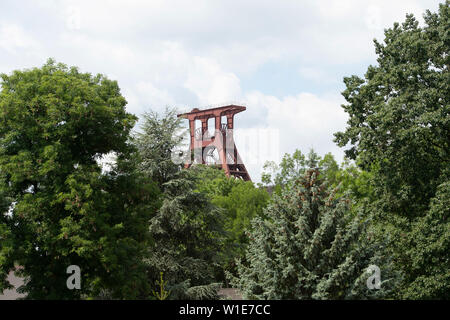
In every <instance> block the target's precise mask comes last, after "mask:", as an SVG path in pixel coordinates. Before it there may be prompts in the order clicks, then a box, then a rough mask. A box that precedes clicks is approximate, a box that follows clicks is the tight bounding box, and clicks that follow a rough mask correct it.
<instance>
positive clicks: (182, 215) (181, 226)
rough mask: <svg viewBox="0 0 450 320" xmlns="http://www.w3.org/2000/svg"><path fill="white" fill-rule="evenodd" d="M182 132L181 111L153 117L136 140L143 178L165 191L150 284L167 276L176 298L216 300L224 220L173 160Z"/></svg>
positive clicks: (154, 231)
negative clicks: (217, 272) (161, 275)
mask: <svg viewBox="0 0 450 320" xmlns="http://www.w3.org/2000/svg"><path fill="white" fill-rule="evenodd" d="M181 128H182V125H181V119H179V118H177V117H176V111H175V110H173V109H169V108H168V109H166V111H165V113H164V114H162V115H159V114H158V113H156V112H149V113H146V114H144V116H143V124H142V127H141V129H142V130H141V132H139V133H138V134H137V136H136V140H135V143H136V146H137V148H138V150H139V160H138V161H139V163H140V165H139V171H140V173H141V175H142V176H144V177H146V178H148V179H150V180H155V181H157V182H158V185H159V188H160V189H161V192H162V194H161V198H160V199H161V205H160V207H159V208H158V209H157V210H156V214H155V215H154V216H153V217H152V218H151V220H150V233H151V236H152V239H153V243H152V245H151V246H149V248H148V257H147V258H146V260H145V263H146V268H147V275H148V279H149V283H155V282H156V281H158V280H159V277H160V273H161V272H164V277H165V279H166V281H167V288H168V290H170V291H171V294H170V297H169V298H170V299H212V298H217V289H218V287H219V284H218V283H216V282H215V276H214V275H215V270H216V269H217V268H219V267H220V263H221V260H220V252H221V251H222V248H223V237H224V235H223V224H222V215H221V211H220V210H218V208H217V207H215V206H214V205H212V204H211V202H210V200H209V199H208V197H207V196H206V194H205V193H202V192H198V190H197V185H198V176H196V175H195V173H194V172H193V171H192V170H183V169H182V168H181V165H180V164H176V163H174V162H173V161H172V153H173V152H174V151H175V150H176V149H177V147H178V146H179V145H180V142H181V140H182V137H181V135H180V134H179V133H180V130H181Z"/></svg>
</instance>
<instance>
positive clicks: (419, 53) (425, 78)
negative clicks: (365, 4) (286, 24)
mask: <svg viewBox="0 0 450 320" xmlns="http://www.w3.org/2000/svg"><path fill="white" fill-rule="evenodd" d="M449 7H450V1H448V0H447V1H445V3H442V4H440V6H439V12H437V13H431V12H430V11H427V12H426V14H425V15H424V19H425V25H424V26H423V27H420V26H419V24H418V21H417V20H416V19H415V18H414V17H413V16H412V15H407V17H406V20H405V22H404V23H403V24H401V25H400V24H399V23H395V24H394V26H393V27H392V28H389V29H386V30H385V39H384V43H380V42H378V41H375V49H376V53H377V55H378V59H377V61H378V65H377V66H369V68H368V70H367V72H366V74H365V77H364V78H360V77H357V76H351V77H347V78H344V83H345V85H346V89H345V90H344V92H343V96H344V97H345V99H346V100H347V104H345V105H343V108H344V110H345V111H346V112H347V113H348V115H349V120H348V127H347V129H346V130H345V131H344V132H338V133H336V134H335V136H336V142H337V143H338V144H339V145H340V146H341V147H344V146H345V145H346V144H347V143H349V144H350V145H351V147H350V149H348V150H346V154H347V156H348V157H349V158H351V159H357V160H358V164H359V166H360V167H361V168H362V169H363V170H366V171H370V172H371V174H372V177H371V184H372V188H373V192H374V195H375V198H376V199H377V200H376V201H374V203H373V209H372V210H373V211H376V212H378V214H379V218H380V221H381V223H382V224H384V227H383V229H382V231H383V232H389V233H391V235H392V239H393V240H394V241H393V242H392V243H391V250H392V252H393V254H394V255H395V261H396V263H397V267H398V268H399V269H401V270H403V272H404V274H405V282H404V285H403V289H402V290H400V291H399V297H403V298H417V297H427V298H443V297H445V295H444V296H443V295H442V293H443V292H444V291H445V290H441V289H436V290H434V291H433V290H430V286H433V284H434V283H436V282H441V281H444V283H443V282H441V285H440V286H439V288H446V289H447V292H448V291H449V290H448V288H449V287H450V283H449V281H448V267H447V268H440V266H441V262H442V261H448V259H449V252H450V247H449V246H448V243H449V242H448V232H447V231H446V230H447V227H446V226H447V225H448V222H447V219H448V216H445V215H444V216H439V215H438V214H437V213H436V209H435V207H434V206H435V204H433V203H434V202H433V201H434V200H432V199H435V198H436V197H437V191H438V188H439V186H440V185H442V184H445V183H446V182H448V179H449V168H450V165H449V160H450V157H449V137H450V100H449V99H450V87H449V85H448V84H449V82H450V73H449V64H450V60H449V59H450V56H449V52H448V49H449V47H450V36H449V34H450V33H449V30H450V19H449V11H450V9H449ZM441 197H442V194H441ZM440 201H442V198H441V200H440ZM424 229H430V230H435V231H436V233H434V234H433V236H432V237H431V236H430V237H428V238H427V239H428V241H429V242H423V241H422V242H421V243H422V245H425V243H427V244H426V245H425V247H427V248H428V249H429V252H428V253H427V254H430V255H431V256H430V258H427V260H426V261H427V263H428V265H427V267H425V265H424V264H422V265H421V264H419V265H421V267H415V266H416V265H417V263H418V261H423V259H424V258H423V257H422V255H423V254H424V252H426V249H425V248H424V247H420V246H419V244H418V243H417V241H418V240H419V239H422V240H423V238H422V237H418V230H424ZM442 246H444V247H442ZM445 246H446V247H445ZM437 247H439V248H440V249H439V250H435V248H437ZM424 279H427V280H426V281H425V280H424ZM421 285H422V286H423V287H422V289H420V286H421ZM421 290H423V295H421V294H420V292H421ZM447 297H448V296H447Z"/></svg>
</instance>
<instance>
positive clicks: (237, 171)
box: [178, 105, 251, 181]
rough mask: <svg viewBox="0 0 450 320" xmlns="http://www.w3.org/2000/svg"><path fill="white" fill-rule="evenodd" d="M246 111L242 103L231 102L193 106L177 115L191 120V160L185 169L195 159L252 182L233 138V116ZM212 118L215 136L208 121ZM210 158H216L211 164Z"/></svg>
mask: <svg viewBox="0 0 450 320" xmlns="http://www.w3.org/2000/svg"><path fill="white" fill-rule="evenodd" d="M245 110H246V108H245V107H243V106H237V105H228V106H223V107H218V108H212V109H206V110H199V109H197V108H194V109H192V111H191V112H188V113H183V114H179V115H178V117H182V118H185V119H188V120H189V131H190V135H191V141H190V159H189V160H188V161H187V162H186V164H185V168H189V167H190V166H191V164H192V163H193V162H194V163H202V164H214V165H216V166H217V167H219V168H220V167H221V168H222V169H223V170H224V171H225V174H226V175H227V176H228V177H230V176H234V177H236V178H239V179H243V180H245V181H251V179H250V175H249V174H248V172H247V169H246V168H245V165H244V163H243V162H242V159H241V157H240V155H239V152H238V151H237V149H236V144H235V142H234V138H233V129H234V115H235V114H236V113H239V112H242V111H245ZM211 118H214V124H215V128H214V129H215V130H214V134H213V135H211V134H210V132H209V130H208V120H209V119H211ZM222 119H224V120H225V121H222ZM196 120H200V122H201V126H199V127H198V128H196V127H195V123H196ZM192 155H193V157H194V159H192ZM207 159H213V161H212V163H211V162H209V161H207Z"/></svg>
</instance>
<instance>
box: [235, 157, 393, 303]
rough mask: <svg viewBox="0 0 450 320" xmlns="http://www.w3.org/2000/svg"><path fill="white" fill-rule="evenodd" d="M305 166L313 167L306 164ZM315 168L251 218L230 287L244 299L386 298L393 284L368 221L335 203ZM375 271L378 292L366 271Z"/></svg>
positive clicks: (345, 202)
mask: <svg viewBox="0 0 450 320" xmlns="http://www.w3.org/2000/svg"><path fill="white" fill-rule="evenodd" d="M309 160H310V161H309V164H310V165H314V164H315V163H317V161H316V160H314V159H309ZM336 193H337V189H334V190H330V188H329V187H327V184H326V181H324V180H323V179H322V178H320V177H319V170H318V169H317V168H310V169H307V170H306V172H305V173H304V174H303V175H300V177H296V178H294V180H293V181H292V182H290V183H289V188H283V189H282V191H281V193H280V194H275V195H274V196H273V199H272V201H271V202H270V204H269V206H268V207H267V209H266V210H265V215H266V216H267V219H262V218H255V219H254V220H253V228H252V230H251V231H250V233H249V237H250V244H249V247H248V249H247V251H246V255H245V258H244V259H243V260H242V261H238V263H237V265H238V276H237V277H233V276H231V275H229V276H230V277H231V282H232V284H233V285H234V286H235V287H236V288H239V289H240V290H241V291H242V293H243V295H244V297H246V298H249V299H346V298H347V299H356V298H370V297H372V298H374V297H380V296H384V295H386V294H387V293H388V292H389V290H390V289H391V288H392V287H393V285H394V283H395V282H394V281H390V280H389V279H388V278H387V277H389V274H390V272H391V270H390V268H389V265H388V264H386V263H385V260H386V259H385V257H383V247H382V245H381V243H374V242H372V241H371V240H372V239H371V236H370V233H368V232H367V230H368V229H369V228H368V227H369V223H370V220H368V219H363V217H362V215H356V216H354V215H353V214H351V210H350V206H351V201H350V199H349V198H348V197H346V196H342V197H339V198H336ZM370 265H377V266H379V267H380V268H381V271H382V273H381V276H382V278H381V280H382V283H381V289H379V290H376V289H374V290H369V289H368V288H367V285H366V280H367V278H368V276H369V274H368V273H366V269H367V268H368V267H369V266H370Z"/></svg>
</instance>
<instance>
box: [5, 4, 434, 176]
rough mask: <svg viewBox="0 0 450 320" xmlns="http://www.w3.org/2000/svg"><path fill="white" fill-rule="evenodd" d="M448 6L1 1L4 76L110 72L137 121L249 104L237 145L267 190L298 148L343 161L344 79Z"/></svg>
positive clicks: (237, 123)
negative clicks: (401, 26) (392, 35)
mask: <svg viewBox="0 0 450 320" xmlns="http://www.w3.org/2000/svg"><path fill="white" fill-rule="evenodd" d="M440 2H442V1H435V0H396V1H392V0H389V1H387V0H378V1H373V0H366V1H361V0H320V1H312V0H311V1H308V0H305V1H303V0H296V1H290V0H285V1H283V0H279V1H275V0H272V1H265V0H258V1H253V0H248V1H246V0H239V1H234V0H228V1H224V0H222V1H215V0H195V1H178V0H176V1H172V0H147V1H139V0H127V1H118V0H103V1H102V0H96V1H92V0H89V1H85V0H78V1H70V0H68V1H61V0H34V1H32V0H29V1H27V0H21V1H10V0H0V72H2V73H10V72H12V71H13V70H16V69H25V68H31V67H40V66H42V65H43V64H44V63H45V62H46V61H47V59H48V58H50V57H52V58H54V59H56V61H58V62H63V63H65V64H67V65H69V66H78V67H79V68H80V70H81V71H83V72H90V73H92V74H97V73H102V74H105V75H106V76H108V78H110V79H113V80H117V81H118V83H119V86H120V88H121V91H122V94H123V95H124V97H125V98H126V100H127V101H128V105H127V110H128V111H129V112H131V113H133V114H135V115H137V116H140V115H142V114H143V113H144V112H148V111H150V110H154V111H157V112H162V111H163V110H164V109H165V107H166V106H171V107H175V108H178V109H179V110H180V111H182V112H186V111H190V110H191V109H193V108H200V109H204V108H208V107H217V106H222V105H228V104H238V105H243V106H246V107H247V110H246V111H245V112H243V113H240V114H237V115H236V116H235V128H236V134H235V139H236V144H237V148H238V150H239V152H240V153H241V156H242V158H243V161H244V163H245V164H246V166H247V169H248V170H249V173H250V176H251V177H252V180H253V181H259V180H260V175H261V170H262V166H263V164H264V162H265V161H266V160H273V161H277V160H279V159H280V157H281V156H282V155H283V154H284V153H292V152H294V151H295V150H296V149H300V150H301V151H302V152H304V153H307V152H308V151H309V150H310V149H311V148H314V150H315V151H316V152H317V153H319V154H320V155H324V154H325V153H327V152H331V153H333V154H334V155H335V157H336V159H337V160H338V161H342V159H343V149H342V148H339V147H338V146H337V145H336V144H335V143H334V142H333V133H335V132H337V131H342V130H344V129H345V127H346V121H347V116H346V114H345V113H344V111H343V109H342V107H341V105H342V104H343V103H345V100H344V99H343V97H342V96H341V92H342V91H343V90H344V85H343V78H344V77H346V76H350V75H354V74H355V75H358V76H363V75H364V73H365V71H366V70H367V67H368V66H369V65H371V64H372V65H375V64H376V55H375V50H374V46H373V39H374V38H376V39H378V40H380V41H382V40H383V29H385V28H389V27H391V26H392V25H393V23H394V22H396V21H397V22H403V21H404V18H405V15H406V14H407V13H412V14H414V15H415V16H416V18H418V20H419V21H421V22H422V21H423V18H422V15H423V13H424V12H425V10H427V9H429V10H431V11H433V12H436V11H437V9H438V6H439V3H440ZM138 126H139V124H138V125H137V126H136V129H138ZM238 129H239V130H240V131H238ZM255 146H256V147H255ZM267 148H269V149H270V151H269V152H267V150H266V149H267ZM263 149H264V150H263ZM255 154H257V156H255Z"/></svg>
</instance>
